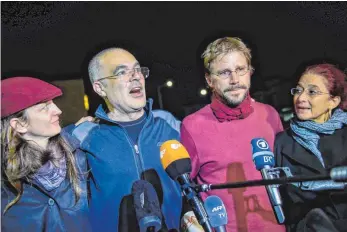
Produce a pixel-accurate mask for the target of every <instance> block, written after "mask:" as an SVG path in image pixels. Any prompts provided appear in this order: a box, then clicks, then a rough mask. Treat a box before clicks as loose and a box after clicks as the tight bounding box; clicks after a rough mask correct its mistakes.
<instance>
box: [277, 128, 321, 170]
mask: <svg viewBox="0 0 347 232" xmlns="http://www.w3.org/2000/svg"><path fill="white" fill-rule="evenodd" d="M288 135H289V136H290V137H291V138H292V143H285V145H284V146H283V148H282V153H283V154H284V155H285V156H287V157H288V158H290V159H292V160H295V161H296V162H298V163H300V164H301V165H303V166H306V167H308V168H310V169H314V170H315V171H317V172H319V173H322V174H324V173H325V172H326V170H325V168H324V167H323V165H322V164H321V163H320V162H319V160H318V159H317V157H316V156H315V155H314V154H313V153H312V152H310V151H308V150H306V149H305V148H304V147H302V146H301V145H300V144H299V143H297V142H296V141H295V140H294V139H293V137H292V132H291V130H289V131H288Z"/></svg>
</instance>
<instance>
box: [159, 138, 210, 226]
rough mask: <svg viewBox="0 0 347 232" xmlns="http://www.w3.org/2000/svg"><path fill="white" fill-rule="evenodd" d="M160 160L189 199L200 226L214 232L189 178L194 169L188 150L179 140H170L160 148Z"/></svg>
mask: <svg viewBox="0 0 347 232" xmlns="http://www.w3.org/2000/svg"><path fill="white" fill-rule="evenodd" d="M160 158H161V163H162V165H163V168H164V170H165V171H166V172H167V174H168V175H169V176H170V178H171V179H173V180H175V181H176V182H178V183H179V184H180V186H181V189H182V192H183V195H184V196H185V197H186V198H187V201H188V203H189V205H190V206H191V207H192V209H193V212H194V214H195V215H196V218H197V219H198V221H199V223H200V225H201V226H202V227H203V228H204V230H205V232H212V231H213V230H212V227H211V225H210V222H209V220H208V217H207V213H206V210H205V208H204V206H203V203H202V201H201V199H200V197H199V195H198V194H197V192H196V191H195V188H194V186H195V184H194V183H193V181H192V180H191V179H190V176H189V174H190V172H191V169H192V167H191V161H190V157H189V154H188V151H187V150H186V148H185V147H184V146H183V145H182V144H181V143H180V142H178V141H177V140H168V141H166V142H164V143H163V144H162V145H161V147H160Z"/></svg>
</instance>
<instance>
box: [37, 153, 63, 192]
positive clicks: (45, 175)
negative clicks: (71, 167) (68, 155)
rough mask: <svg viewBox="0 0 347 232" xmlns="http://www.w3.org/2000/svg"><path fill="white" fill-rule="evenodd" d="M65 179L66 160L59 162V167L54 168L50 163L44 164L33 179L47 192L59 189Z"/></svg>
mask: <svg viewBox="0 0 347 232" xmlns="http://www.w3.org/2000/svg"><path fill="white" fill-rule="evenodd" d="M65 177H66V159H65V157H63V158H61V159H60V160H59V166H58V167H57V166H55V165H54V164H53V162H52V161H50V160H49V161H48V162H47V163H45V164H44V165H43V166H42V167H41V168H40V169H39V170H38V172H37V173H36V174H35V175H34V178H35V179H36V180H37V181H38V182H39V183H40V184H41V185H42V186H43V187H44V188H45V189H46V190H47V191H52V190H54V189H56V188H58V187H59V185H60V184H61V183H62V182H63V180H65Z"/></svg>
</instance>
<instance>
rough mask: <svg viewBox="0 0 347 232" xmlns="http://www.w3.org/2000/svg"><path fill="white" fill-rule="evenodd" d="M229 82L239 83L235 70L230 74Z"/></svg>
mask: <svg viewBox="0 0 347 232" xmlns="http://www.w3.org/2000/svg"><path fill="white" fill-rule="evenodd" d="M229 83H230V84H232V85H234V84H237V83H239V76H238V75H237V74H236V73H235V72H232V73H231V74H230V77H229Z"/></svg>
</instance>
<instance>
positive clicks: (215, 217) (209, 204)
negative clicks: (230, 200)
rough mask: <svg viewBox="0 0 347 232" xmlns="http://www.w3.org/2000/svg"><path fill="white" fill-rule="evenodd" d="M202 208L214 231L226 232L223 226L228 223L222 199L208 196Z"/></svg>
mask: <svg viewBox="0 0 347 232" xmlns="http://www.w3.org/2000/svg"><path fill="white" fill-rule="evenodd" d="M204 206H205V209H206V212H207V215H208V217H209V219H210V223H211V226H212V227H213V228H214V229H215V231H216V232H226V229H225V225H226V224H227V223H228V215H227V212H226V209H225V206H224V203H223V201H222V199H220V198H219V197H217V196H208V197H207V198H206V200H205V202H204Z"/></svg>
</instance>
